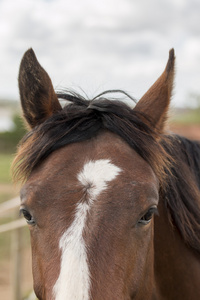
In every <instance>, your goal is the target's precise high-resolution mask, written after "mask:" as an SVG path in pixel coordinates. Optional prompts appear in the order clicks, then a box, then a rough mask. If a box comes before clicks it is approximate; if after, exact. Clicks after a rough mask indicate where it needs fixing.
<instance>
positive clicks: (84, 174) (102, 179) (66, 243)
mask: <svg viewBox="0 0 200 300" xmlns="http://www.w3.org/2000/svg"><path fill="white" fill-rule="evenodd" d="M120 171H121V169H120V168H118V167H117V166H115V165H113V164H112V163H111V162H110V160H107V159H100V160H96V161H89V162H88V163H86V164H85V165H84V167H83V169H82V171H81V172H80V173H79V174H78V180H79V182H80V183H81V184H82V185H83V186H84V187H85V188H86V189H87V192H88V195H89V199H88V201H87V202H80V203H78V205H77V207H76V214H75V218H74V221H73V223H72V224H71V226H70V227H69V228H68V229H67V230H66V232H65V233H64V234H63V235H62V237H61V239H60V243H59V246H60V249H61V251H62V256H61V266H60V275H59V277H58V279H57V282H56V284H55V285H54V288H53V293H54V297H55V300H72V299H73V300H89V299H90V272H89V267H88V261H87V251H86V250H87V249H86V245H85V241H84V239H83V236H82V233H83V230H84V227H85V223H86V218H87V214H88V212H89V210H90V208H91V206H92V204H93V202H94V201H95V200H96V199H97V197H98V196H99V195H100V193H101V192H102V191H104V190H105V189H106V188H107V182H109V181H112V180H114V179H115V178H116V176H117V175H118V174H119V173H120Z"/></svg>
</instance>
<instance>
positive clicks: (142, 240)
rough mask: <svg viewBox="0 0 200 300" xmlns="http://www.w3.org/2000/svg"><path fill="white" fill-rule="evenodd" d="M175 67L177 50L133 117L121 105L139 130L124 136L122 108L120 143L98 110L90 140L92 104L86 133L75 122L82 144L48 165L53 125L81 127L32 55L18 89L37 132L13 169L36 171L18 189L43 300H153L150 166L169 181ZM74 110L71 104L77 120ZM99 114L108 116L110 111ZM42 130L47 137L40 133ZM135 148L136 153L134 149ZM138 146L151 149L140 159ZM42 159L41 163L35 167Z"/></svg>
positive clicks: (154, 185)
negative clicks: (165, 148)
mask: <svg viewBox="0 0 200 300" xmlns="http://www.w3.org/2000/svg"><path fill="white" fill-rule="evenodd" d="M174 60H175V58H174V51H173V50H171V51H170V55H169V60H168V63H167V66H166V68H165V71H164V72H163V74H162V75H161V76H160V77H159V79H158V80H157V81H156V82H155V84H154V85H153V86H152V87H151V88H150V89H149V90H148V92H147V93H146V94H145V95H144V96H143V97H142V98H141V100H140V101H139V102H138V104H137V105H136V106H135V108H134V112H132V111H131V109H129V110H128V109H126V108H124V106H123V111H124V116H128V119H129V120H130V118H131V116H132V113H134V115H135V116H136V119H134V120H136V124H137V126H136V127H134V129H136V131H134V130H132V128H130V127H128V129H127V130H126V128H127V126H129V125H130V122H129V121H128V119H123V118H122V117H119V115H120V109H119V106H117V107H116V106H115V107H116V108H117V112H116V114H115V121H116V122H119V121H120V122H121V123H120V125H118V130H117V131H116V132H117V133H119V132H121V131H122V130H123V132H124V137H125V138H124V139H123V141H122V140H121V138H120V137H119V136H116V135H114V134H113V133H111V131H112V132H113V130H110V121H111V119H112V117H113V116H112V112H111V111H110V112H109V113H110V115H109V116H108V118H107V119H104V120H103V121H102V119H101V117H102V116H100V115H99V111H98V110H97V114H96V113H94V116H95V118H96V119H98V120H100V119H101V122H102V123H101V124H100V123H99V124H100V125H99V127H98V128H99V131H98V135H97V134H96V133H94V131H93V128H94V127H93V126H90V131H89V133H87V138H85V139H83V138H82V135H84V134H85V131H86V129H88V123H87V121H88V120H89V119H88V118H90V112H91V106H88V107H87V104H86V103H84V105H83V107H81V108H79V113H81V114H82V113H84V115H83V119H84V121H85V123H84V124H85V127H84V130H83V129H81V130H80V127H81V125H80V124H81V123H80V124H78V126H79V125H80V126H79V128H78V134H79V135H78V138H77V139H76V143H74V142H73V140H74V139H73V136H71V140H70V141H71V142H70V143H68V144H69V145H67V146H65V147H62V146H63V145H62V144H61V147H62V148H60V149H58V148H57V150H55V151H51V154H49V152H48V151H47V152H48V155H46V154H47V153H45V155H44V156H45V157H46V158H45V159H44V156H43V155H42V153H43V150H45V149H46V142H47V141H48V136H49V129H50V130H51V133H52V134H53V137H54V139H53V140H50V148H51V149H53V148H54V140H56V141H57V135H56V133H57V134H58V131H57V132H56V131H54V126H55V123H54V122H53V120H54V117H55V116H58V115H59V117H60V118H59V119H56V126H59V124H61V126H62V125H63V126H64V124H63V123H62V122H67V120H70V121H71V123H70V124H69V126H70V128H71V129H70V130H73V128H74V127H73V124H74V119H70V118H71V116H72V115H71V114H70V113H68V111H67V107H66V111H65V110H63V109H62V107H61V105H60V104H59V101H58V98H57V95H56V93H55V92H54V89H53V86H52V83H51V79H50V77H49V76H48V74H47V73H46V71H45V70H44V69H43V68H42V67H41V65H40V64H39V63H38V61H37V59H36V56H35V54H34V52H33V51H32V50H29V51H27V52H26V53H25V55H24V57H23V59H22V62H21V66H20V72H19V90H20V98H21V104H22V108H23V113H24V118H25V120H26V122H27V124H28V127H29V128H31V129H32V132H31V134H29V135H28V137H27V139H25V142H24V144H23V143H22V146H21V148H20V149H19V153H18V156H17V159H16V161H17V163H19V164H20V163H21V167H20V171H19V174H20V172H21V173H22V176H23V174H24V173H25V175H27V174H29V173H30V174H29V177H28V180H27V182H26V184H25V186H24V187H23V189H22V191H21V210H22V212H23V214H24V216H25V218H26V219H27V222H28V224H29V227H30V231H31V244H32V253H33V277H34V289H35V292H36V295H37V296H38V298H39V299H40V300H44V299H53V300H63V299H66V300H67V299H70V300H72V299H77V300H89V299H95V300H100V299H101V300H102V299H104V300H110V299H115V300H118V299H119V300H122V299H124V300H125V299H127V300H128V299H144V298H145V299H146V300H148V299H152V294H153V293H154V278H153V277H154V274H153V264H154V261H153V257H154V255H153V215H154V213H155V212H156V209H157V205H158V190H159V184H158V179H157V177H156V176H155V174H154V172H153V171H152V169H151V167H150V165H151V166H152V167H153V165H152V164H151V163H152V162H153V161H154V167H153V169H154V171H155V173H156V174H157V175H158V177H159V176H160V177H162V173H164V170H165V166H166V160H165V161H164V155H162V154H160V152H159V151H161V152H162V149H161V148H160V145H159V141H158V139H159V138H160V133H162V132H163V130H164V124H165V120H166V117H167V111H168V106H169V102H170V96H171V92H172V86H173V75H174ZM78 102H79V101H78ZM104 104H105V103H104ZM77 106H79V105H77ZM77 106H76V105H75V106H73V107H74V110H73V117H74V118H75V119H76V118H77V114H76V109H77ZM93 108H94V107H93ZM96 109H97V107H96ZM98 109H99V108H98ZM100 109H101V110H102V111H104V109H105V107H104V105H103V106H102V107H100ZM63 111H65V113H64V114H62V113H63ZM96 119H95V120H96ZM139 119H140V121H139ZM123 120H124V121H123ZM105 122H106V124H107V127H105ZM141 122H142V123H143V125H145V126H143V125H142V127H143V128H144V127H145V128H146V129H145V130H147V127H148V131H145V133H144V132H143V133H142V134H141ZM91 124H93V123H91V119H90V125H91ZM94 124H96V125H97V123H95V122H94ZM131 124H132V123H131ZM43 125H44V127H45V128H46V129H45V135H44V134H43V133H44V132H43V131H41V130H42V128H43ZM49 126H50V127H49ZM95 128H96V129H97V127H95ZM102 128H104V131H102ZM109 130H110V131H109ZM38 132H40V136H38V137H37V133H38ZM67 132H69V131H67ZM96 132H97V131H96ZM132 132H136V134H135V135H134V136H135V138H137V140H136V141H134V139H133V137H130V136H129V135H130V134H131V133H132ZM139 132H140V135H139V136H137V137H136V135H137V133H139ZM65 134H66V132H65ZM40 137H42V138H43V139H42V143H41V144H40ZM80 140H81V142H80ZM83 140H84V141H83ZM125 140H126V141H128V142H127V143H126V142H125ZM130 140H131V141H133V144H134V147H135V148H134V147H130V146H129V145H128V143H129V142H130ZM145 140H146V142H145ZM147 141H148V143H147ZM78 142H79V143H78ZM34 143H36V144H37V145H38V146H39V148H37V147H33V148H34V149H35V150H34V151H32V150H31V149H32V145H36V144H34ZM138 143H139V144H140V146H141V145H145V146H144V147H143V150H145V151H143V155H142V152H141V151H139V149H140V147H138ZM147 144H148V145H147ZM158 148H159V149H158ZM37 149H39V151H37ZM133 149H135V150H136V149H137V153H136V152H135V150H133ZM155 149H157V150H156V151H154V150H155ZM147 152H148V153H147ZM138 153H139V154H141V156H140V155H139V154H138ZM144 153H145V155H144ZM162 153H163V152H162ZM43 154H44V153H43ZM157 154H158V155H157ZM24 156H25V159H24ZM38 157H40V159H38ZM142 157H143V158H145V160H144V159H143V158H142ZM147 157H149V164H148V163H147V161H148V160H146V159H147ZM153 157H154V159H152V158H153ZM27 158H29V159H28V160H27ZM35 161H37V162H39V163H37V164H34V162H35ZM24 162H25V163H24ZM29 163H30V165H29ZM159 174H160V175H159ZM160 179H161V178H159V180H160ZM161 181H162V180H161Z"/></svg>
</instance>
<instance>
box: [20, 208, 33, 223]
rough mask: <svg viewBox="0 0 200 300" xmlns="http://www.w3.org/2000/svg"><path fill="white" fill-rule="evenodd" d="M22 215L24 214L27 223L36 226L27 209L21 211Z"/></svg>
mask: <svg viewBox="0 0 200 300" xmlns="http://www.w3.org/2000/svg"><path fill="white" fill-rule="evenodd" d="M20 214H23V216H24V218H25V219H26V222H27V223H28V224H29V225H34V224H35V220H34V219H33V217H32V216H31V214H30V213H29V212H28V211H27V210H26V209H24V208H23V209H20Z"/></svg>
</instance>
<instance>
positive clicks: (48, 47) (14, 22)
mask: <svg viewBox="0 0 200 300" xmlns="http://www.w3.org/2000/svg"><path fill="white" fill-rule="evenodd" d="M199 20H200V1H199V0H162V1H160V0H151V1H149V0H134V1H133V0H101V1H95V0H73V1H69V0H0V205H1V206H0V299H7V300H21V299H31V297H32V299H34V296H33V295H32V296H30V293H31V290H32V278H31V254H30V247H29V235H28V231H27V228H26V227H21V226H23V224H22V223H11V222H16V219H17V217H18V199H15V200H14V201H10V200H11V199H13V197H17V196H18V191H19V187H14V186H13V185H12V181H11V176H10V164H11V161H12V160H13V156H14V153H15V151H16V145H17V143H18V141H19V140H20V138H21V137H22V136H23V135H24V133H25V129H24V126H23V123H22V121H21V118H20V116H21V110H20V105H19V96H18V83H17V77H18V69H19V64H20V60H21V58H22V56H23V54H24V52H25V51H26V50H27V49H28V48H30V47H32V48H33V49H34V51H35V53H36V55H37V57H38V60H39V61H40V63H41V65H42V66H43V67H44V68H45V69H46V70H47V72H48V73H49V75H50V77H51V79H52V82H53V84H54V87H55V89H59V88H63V87H65V88H69V89H73V90H75V91H78V92H79V93H86V94H87V95H88V97H89V98H93V97H94V96H95V95H97V94H98V93H100V92H102V91H104V90H106V89H122V90H125V91H126V92H128V93H130V94H131V95H132V96H133V97H134V98H136V99H140V97H141V96H142V95H143V94H144V93H145V92H146V91H147V89H148V88H149V87H150V86H151V85H152V84H153V83H154V81H155V80H156V79H157V78H158V76H160V74H161V73H162V72H163V70H164V68H165V65H166V62H167V59H168V51H169V49H170V48H172V47H173V48H174V49H175V54H176V78H175V86H174V95H173V99H172V110H171V116H170V130H173V131H175V132H177V133H179V134H181V135H185V136H187V137H190V138H192V139H200V25H199V24H200V23H199ZM5 224H6V225H5ZM10 224H12V225H10ZM17 224H18V225H17ZM2 226H4V227H2ZM5 226H6V227H5ZM16 227H20V228H19V229H15V230H13V229H12V228H16ZM11 229H12V230H11ZM1 231H2V232H1ZM16 252H17V253H20V255H19V256H17V257H16V255H15V253H16ZM19 266H20V267H19ZM16 270H17V271H16ZM16 272H17V273H16ZM16 278H18V279H16ZM19 281H20V282H21V283H22V285H21V286H20V287H18V283H19Z"/></svg>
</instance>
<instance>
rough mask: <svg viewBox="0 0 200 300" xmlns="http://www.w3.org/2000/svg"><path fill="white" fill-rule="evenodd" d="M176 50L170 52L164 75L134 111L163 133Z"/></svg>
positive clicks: (171, 86)
mask: <svg viewBox="0 0 200 300" xmlns="http://www.w3.org/2000/svg"><path fill="white" fill-rule="evenodd" d="M174 62H175V56H174V49H171V50H170V51H169V59H168V62H167V65H166V68H165V70H164V72H163V74H162V75H161V76H160V77H159V78H158V80H157V81H156V82H155V83H154V84H153V85H152V87H151V88H150V89H149V90H148V91H147V92H146V94H145V95H144V96H143V97H142V98H141V99H140V100H139V102H138V103H137V105H136V106H135V108H134V110H135V111H138V112H141V113H142V114H143V115H145V116H146V117H147V118H148V119H149V120H150V121H151V124H152V125H153V127H154V128H155V129H156V130H158V131H159V132H162V131H163V130H164V125H165V121H166V119H167V112H168V108H169V104H170V98H171V94H172V90H173V79H174Z"/></svg>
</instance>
